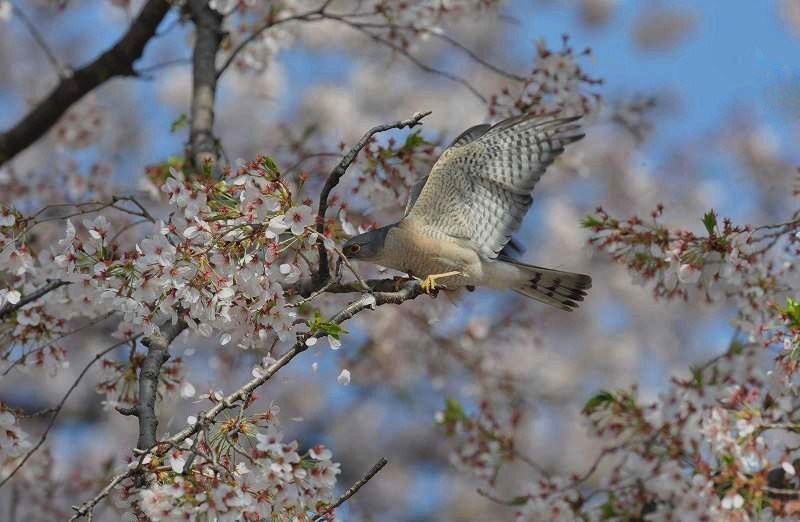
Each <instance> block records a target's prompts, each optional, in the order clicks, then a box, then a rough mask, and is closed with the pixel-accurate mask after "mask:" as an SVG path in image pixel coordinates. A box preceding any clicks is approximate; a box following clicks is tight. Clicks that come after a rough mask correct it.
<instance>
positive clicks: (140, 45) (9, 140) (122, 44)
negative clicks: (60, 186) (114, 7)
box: [0, 0, 170, 165]
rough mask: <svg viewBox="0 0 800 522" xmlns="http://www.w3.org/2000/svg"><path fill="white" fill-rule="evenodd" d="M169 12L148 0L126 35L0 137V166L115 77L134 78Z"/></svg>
mask: <svg viewBox="0 0 800 522" xmlns="http://www.w3.org/2000/svg"><path fill="white" fill-rule="evenodd" d="M169 9H170V4H169V2H167V0H149V1H148V2H147V3H146V4H145V5H144V7H142V10H141V12H140V13H139V16H137V17H136V19H135V20H134V21H133V23H132V24H131V26H130V28H129V29H128V32H127V33H125V35H124V36H123V37H122V38H121V39H120V40H119V41H118V42H117V43H116V44H114V46H113V47H111V48H110V49H108V50H107V51H106V52H104V53H103V54H101V55H100V56H98V57H97V58H96V59H95V60H94V61H92V62H91V63H89V64H87V65H85V66H83V67H81V68H80V69H78V70H76V71H75V73H74V74H72V75H71V76H69V77H68V78H64V79H62V80H61V82H60V83H59V84H58V85H57V86H56V88H55V89H53V90H52V91H51V92H50V94H49V95H48V96H47V97H46V98H45V99H44V100H42V101H41V102H40V103H39V104H38V105H37V106H36V107H35V108H34V109H33V110H32V111H31V112H29V113H28V114H27V115H25V116H24V117H23V118H22V120H20V121H19V122H17V124H16V125H14V127H12V128H11V129H9V130H7V131H6V132H4V133H2V134H0V165H2V164H3V163H5V162H7V161H8V160H10V159H11V158H13V157H14V156H16V155H17V154H18V153H20V152H21V151H23V150H24V149H26V148H27V147H28V146H30V145H31V144H32V143H33V142H35V141H36V140H38V139H39V138H41V137H42V136H43V135H44V134H45V133H46V132H47V131H48V130H49V129H50V128H51V127H52V126H53V125H55V123H56V122H57V121H58V119H59V118H60V117H61V115H62V114H64V113H65V112H66V111H67V109H69V108H70V106H72V104H74V103H75V102H77V101H78V100H80V99H81V98H83V96H85V95H86V94H88V93H89V92H91V91H92V90H94V89H95V88H97V87H98V86H100V85H102V84H103V83H105V82H107V81H108V80H110V79H111V78H114V77H116V76H132V75H134V74H135V72H134V70H133V63H134V62H135V61H136V60H138V59H139V58H140V57H141V56H142V53H143V52H144V48H145V45H147V42H148V41H150V39H151V38H152V37H153V35H154V34H155V32H156V28H157V27H158V25H159V24H160V23H161V20H163V19H164V16H166V14H167V12H168V11H169Z"/></svg>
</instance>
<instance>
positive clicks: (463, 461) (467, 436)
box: [436, 399, 516, 485]
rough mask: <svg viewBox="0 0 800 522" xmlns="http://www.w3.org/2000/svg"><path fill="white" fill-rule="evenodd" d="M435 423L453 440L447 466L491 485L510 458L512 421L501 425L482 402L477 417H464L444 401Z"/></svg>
mask: <svg viewBox="0 0 800 522" xmlns="http://www.w3.org/2000/svg"><path fill="white" fill-rule="evenodd" d="M436 420H437V422H438V423H439V424H440V425H441V426H442V427H443V428H444V430H445V432H446V434H447V436H448V437H452V438H454V439H455V442H456V449H455V450H454V451H453V452H452V453H451V455H450V462H451V463H452V464H453V466H455V467H456V469H459V470H463V471H466V472H468V473H470V474H471V475H472V476H473V477H475V479H476V480H478V481H480V482H484V483H487V484H489V485H492V484H493V483H494V481H495V479H496V478H497V474H498V472H499V471H500V467H501V466H502V465H503V464H504V463H505V462H509V461H510V460H512V458H513V457H514V439H513V436H512V434H511V432H512V431H513V428H514V425H515V424H516V420H515V419H510V422H508V423H505V422H501V421H500V420H499V419H498V418H497V417H496V416H495V414H494V413H493V411H492V409H491V408H490V405H489V404H488V403H486V402H484V403H482V404H481V405H480V408H479V413H478V414H477V415H475V416H468V415H467V414H466V412H465V411H464V409H463V407H462V406H461V405H460V404H459V403H458V402H456V401H455V400H453V399H448V400H447V402H446V405H445V409H444V410H443V411H441V412H439V413H437V415H436Z"/></svg>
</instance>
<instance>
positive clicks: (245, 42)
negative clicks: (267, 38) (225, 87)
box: [217, 2, 329, 78]
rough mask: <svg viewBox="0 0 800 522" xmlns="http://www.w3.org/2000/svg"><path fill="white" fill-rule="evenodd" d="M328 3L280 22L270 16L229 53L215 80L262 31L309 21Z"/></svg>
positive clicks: (322, 10)
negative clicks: (292, 22)
mask: <svg viewBox="0 0 800 522" xmlns="http://www.w3.org/2000/svg"><path fill="white" fill-rule="evenodd" d="M328 3H329V2H325V4H323V5H322V6H321V7H319V8H318V9H314V10H312V11H307V12H305V13H300V14H297V15H293V16H288V17H286V18H282V19H280V20H274V19H272V16H270V17H269V18H268V19H267V21H266V22H264V23H263V24H262V25H260V26H259V27H258V29H256V30H255V31H253V32H252V33H251V34H250V35H249V36H248V37H247V38H245V39H244V40H242V41H241V42H240V43H239V45H237V46H236V48H235V49H234V50H233V51H231V54H230V55H229V56H228V58H227V59H226V60H225V62H224V63H223V64H222V67H220V68H219V70H218V71H217V78H219V77H220V76H222V75H223V73H224V72H225V71H226V70H227V69H228V67H230V66H231V64H233V62H234V61H235V60H236V57H237V56H238V55H239V53H241V52H242V51H243V50H244V48H245V47H247V46H248V45H250V44H251V43H252V42H253V41H254V40H256V39H257V38H259V37H260V36H261V35H262V34H264V31H267V30H268V29H271V28H273V27H275V26H278V25H281V24H285V23H286V22H291V21H293V20H309V19H310V18H311V17H313V16H314V15H321V14H323V13H324V12H325V8H326V7H327V6H328Z"/></svg>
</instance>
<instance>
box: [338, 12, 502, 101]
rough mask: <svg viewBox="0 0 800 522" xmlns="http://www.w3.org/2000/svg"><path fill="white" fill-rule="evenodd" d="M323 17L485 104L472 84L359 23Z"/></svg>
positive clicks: (340, 18) (484, 98)
mask: <svg viewBox="0 0 800 522" xmlns="http://www.w3.org/2000/svg"><path fill="white" fill-rule="evenodd" d="M325 17H326V18H327V19H329V20H336V21H338V22H341V23H343V24H345V25H346V26H348V27H350V28H352V29H354V30H356V31H358V32H359V33H361V34H364V35H366V36H369V37H370V38H371V39H372V40H373V41H374V42H377V43H379V44H381V45H383V46H385V47H388V48H390V49H392V50H393V51H395V52H396V53H398V54H400V55H401V56H403V57H405V58H406V59H407V60H408V61H410V62H411V63H413V64H414V65H416V66H417V67H419V68H420V69H422V70H423V71H425V72H427V73H430V74H435V75H437V76H441V77H442V78H447V79H448V80H451V81H453V82H456V83H458V84H461V85H463V86H464V87H466V88H467V90H468V91H469V92H471V93H472V94H473V95H474V96H475V97H476V98H478V99H479V100H480V101H481V102H483V103H486V102H487V100H486V97H485V96H484V95H483V94H481V93H480V91H478V90H477V89H476V88H475V87H473V86H472V84H470V83H469V82H468V81H467V80H465V79H464V78H462V77H460V76H457V75H455V74H452V73H449V72H447V71H442V70H440V69H436V68H435V67H431V66H430V65H428V64H426V63H423V62H422V61H420V60H419V58H417V57H416V56H414V55H413V54H411V53H409V52H408V50H407V49H404V48H403V47H401V46H399V45H397V44H396V43H394V42H392V41H391V40H387V39H386V38H384V37H382V36H380V35H378V34H375V33H373V32H372V31H370V30H369V29H366V28H365V27H363V26H362V25H361V24H359V23H356V22H352V21H350V20H348V19H346V18H344V17H341V16H335V15H330V14H325Z"/></svg>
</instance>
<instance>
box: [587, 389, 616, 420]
mask: <svg viewBox="0 0 800 522" xmlns="http://www.w3.org/2000/svg"><path fill="white" fill-rule="evenodd" d="M614 400H615V399H614V396H613V395H612V394H611V392H607V391H601V392H599V393H598V394H597V395H595V396H594V397H592V398H591V399H589V400H588V401H586V405H584V407H583V410H581V413H583V414H584V415H591V414H592V413H594V412H595V411H597V409H598V408H600V407H601V406H605V405H606V404H609V403H611V402H614Z"/></svg>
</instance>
